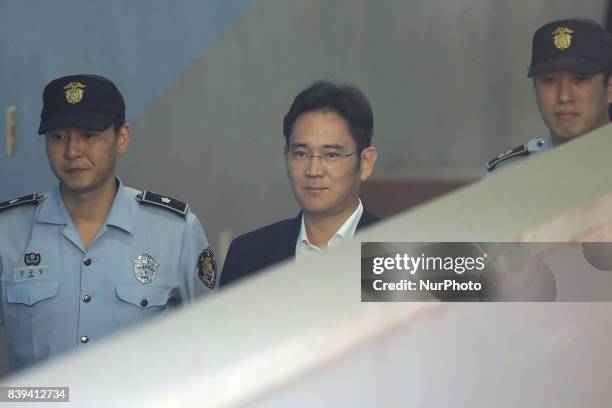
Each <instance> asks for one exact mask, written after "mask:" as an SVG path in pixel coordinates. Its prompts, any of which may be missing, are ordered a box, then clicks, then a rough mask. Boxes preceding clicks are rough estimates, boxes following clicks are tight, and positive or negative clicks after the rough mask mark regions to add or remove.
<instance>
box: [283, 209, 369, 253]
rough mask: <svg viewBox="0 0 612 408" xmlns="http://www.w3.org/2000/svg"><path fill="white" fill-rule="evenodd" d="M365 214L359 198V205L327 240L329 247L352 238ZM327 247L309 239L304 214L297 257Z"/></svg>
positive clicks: (296, 245)
mask: <svg viewBox="0 0 612 408" xmlns="http://www.w3.org/2000/svg"><path fill="white" fill-rule="evenodd" d="M362 214H363V205H362V204H361V200H359V205H358V206H357V209H356V210H355V211H354V212H353V214H351V216H350V217H348V218H347V220H346V221H345V222H344V224H342V225H341V226H340V228H338V231H336V233H335V234H334V235H332V237H331V238H330V239H329V241H327V249H330V248H335V247H337V246H338V245H340V243H341V242H342V241H344V240H347V239H351V238H353V236H354V235H355V231H356V230H357V224H359V220H360V219H361V215H362ZM324 250H325V248H319V247H318V246H316V245H313V244H311V243H310V241H309V240H308V234H307V233H306V225H304V214H302V226H301V227H300V233H299V235H298V238H297V242H296V244H295V259H296V260H300V259H302V258H303V257H304V256H305V255H306V254H309V253H313V252H322V251H324Z"/></svg>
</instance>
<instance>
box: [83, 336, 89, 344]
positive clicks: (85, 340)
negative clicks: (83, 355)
mask: <svg viewBox="0 0 612 408" xmlns="http://www.w3.org/2000/svg"><path fill="white" fill-rule="evenodd" d="M88 341H89V337H87V336H81V343H87V342H88Z"/></svg>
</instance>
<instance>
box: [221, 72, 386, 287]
mask: <svg viewBox="0 0 612 408" xmlns="http://www.w3.org/2000/svg"><path fill="white" fill-rule="evenodd" d="M373 130H374V117H373V114H372V109H371V107H370V103H369V102H368V100H367V98H366V97H365V95H364V94H363V93H361V91H359V90H358V89H357V88H356V87H354V86H351V85H336V84H334V83H331V82H328V81H319V82H316V83H314V84H313V85H311V86H310V87H308V88H306V89H305V90H303V91H302V92H301V93H300V94H299V95H298V96H296V97H295V99H294V100H293V104H292V105H291V107H290V108H289V112H287V114H286V115H285V118H284V121H283V134H284V136H285V142H286V144H285V157H286V166H287V175H288V176H289V182H290V183H291V188H292V189H293V193H294V195H295V198H296V199H297V201H298V202H299V203H300V205H301V207H302V209H303V211H301V212H300V213H299V214H298V216H297V217H296V218H293V219H288V220H284V221H279V222H277V223H274V224H272V225H268V226H266V227H263V228H260V229H258V230H256V231H252V232H249V233H247V234H244V235H242V236H239V237H238V238H236V239H234V241H232V243H231V245H230V248H229V251H228V253H227V257H226V258H225V263H224V265H223V271H222V273H221V281H220V285H221V286H223V285H227V284H228V283H230V282H233V281H235V280H237V279H240V278H243V277H245V276H247V275H250V274H252V273H255V272H257V271H260V270H262V269H264V268H267V267H269V266H271V265H273V264H276V263H278V262H281V261H284V260H286V259H290V258H297V259H298V260H299V259H300V258H301V257H303V256H305V254H307V253H309V252H319V251H323V250H326V249H328V248H333V247H335V246H337V245H338V244H339V243H340V242H342V241H343V240H346V239H351V238H352V237H353V235H354V234H355V230H356V229H358V228H361V227H364V226H366V225H369V224H372V223H374V222H376V221H378V220H379V217H377V216H376V215H374V214H372V213H370V212H368V211H367V210H366V209H365V208H364V207H363V205H362V204H361V200H360V199H359V189H360V187H361V183H362V182H364V181H365V180H367V179H368V177H370V175H371V174H372V171H373V170H374V163H375V162H376V157H377V152H376V148H374V147H372V146H371V145H370V144H371V140H372V133H373Z"/></svg>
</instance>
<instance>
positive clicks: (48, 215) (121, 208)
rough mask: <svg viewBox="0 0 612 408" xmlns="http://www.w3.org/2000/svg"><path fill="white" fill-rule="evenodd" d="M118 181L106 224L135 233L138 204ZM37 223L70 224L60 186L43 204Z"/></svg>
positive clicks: (55, 188)
mask: <svg viewBox="0 0 612 408" xmlns="http://www.w3.org/2000/svg"><path fill="white" fill-rule="evenodd" d="M117 181H118V182H119V188H118V189H117V195H115V199H114V200H113V205H112V206H111V210H110V212H109V213H108V216H107V217H106V222H105V224H106V225H112V226H115V227H118V228H121V229H123V230H125V231H127V232H129V233H133V231H134V223H135V214H136V208H135V206H136V204H137V202H136V200H133V199H131V197H130V195H129V194H128V193H127V191H126V188H125V187H124V186H123V183H122V182H121V180H119V179H117ZM36 221H37V222H42V223H48V224H69V223H70V215H68V211H67V210H66V206H65V205H64V200H63V199H62V195H61V193H60V191H59V184H58V185H56V186H55V187H54V188H53V189H52V190H51V191H50V192H49V193H48V195H47V199H46V200H44V201H43V202H42V204H41V209H40V212H39V213H38V217H37V219H36Z"/></svg>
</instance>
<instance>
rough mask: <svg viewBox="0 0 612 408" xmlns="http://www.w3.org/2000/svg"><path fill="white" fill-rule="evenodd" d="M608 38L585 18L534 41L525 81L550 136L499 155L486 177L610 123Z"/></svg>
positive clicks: (545, 30)
mask: <svg viewBox="0 0 612 408" xmlns="http://www.w3.org/2000/svg"><path fill="white" fill-rule="evenodd" d="M611 71H612V38H611V37H610V35H609V34H608V33H607V32H606V30H604V29H603V28H602V27H601V26H600V25H599V24H597V23H596V22H594V21H592V20H586V19H568V20H558V21H553V22H550V23H548V24H545V25H544V26H542V27H540V28H539V29H538V30H537V31H536V32H535V34H534V36H533V44H532V57H531V66H530V68H529V73H528V77H530V78H533V85H534V89H535V94H536V100H537V102H538V107H539V110H540V115H541V116H542V120H543V121H544V124H545V125H546V127H547V128H548V130H549V133H550V136H549V137H547V138H542V139H532V140H530V141H529V142H528V143H526V144H523V145H521V146H518V147H516V148H514V149H510V150H507V151H506V152H504V153H502V154H500V155H498V156H497V157H495V158H493V159H492V160H491V161H489V162H488V163H487V173H491V172H493V171H494V170H497V169H499V168H500V167H503V166H505V165H507V164H508V163H513V162H515V161H517V160H520V159H524V158H526V157H531V156H533V155H534V154H538V153H541V152H545V151H547V150H550V149H552V148H553V147H555V146H558V145H560V144H562V143H565V142H567V141H569V140H572V139H574V138H576V137H579V136H581V135H583V134H585V133H588V132H590V131H592V130H595V129H597V128H599V127H601V126H604V125H606V124H607V123H609V119H608V106H609V104H610V102H612V79H610V72H611Z"/></svg>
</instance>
